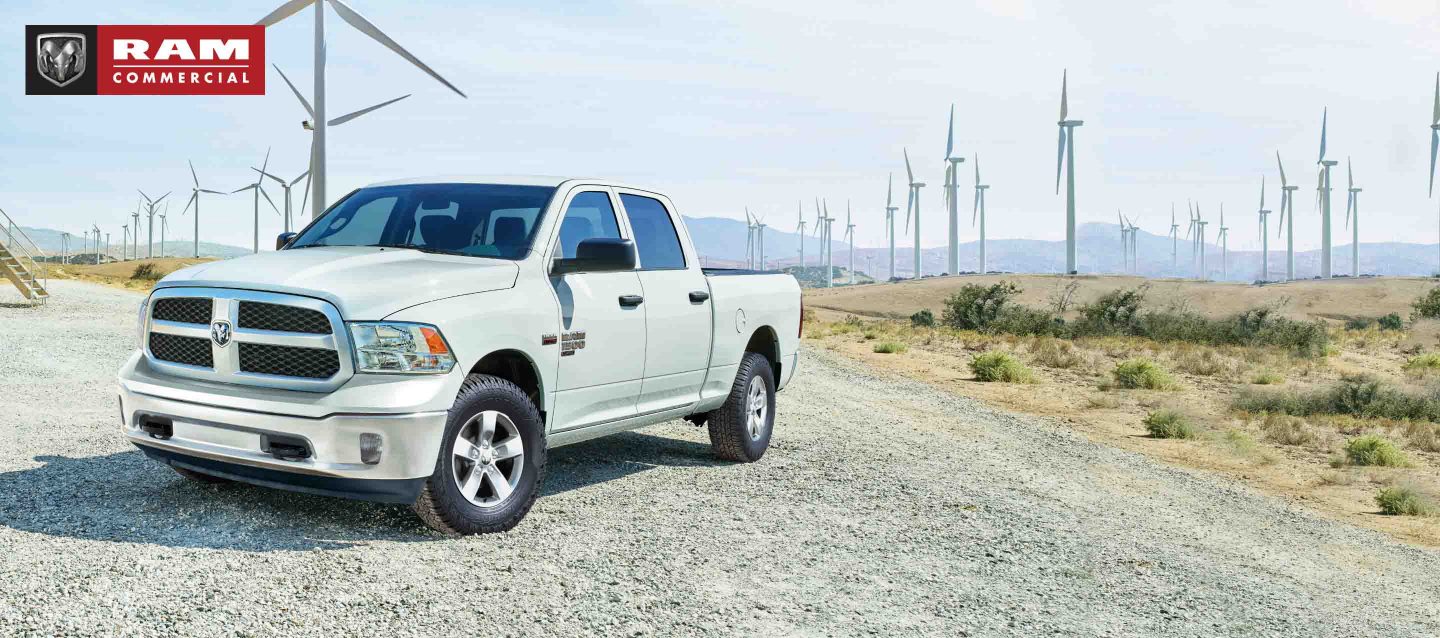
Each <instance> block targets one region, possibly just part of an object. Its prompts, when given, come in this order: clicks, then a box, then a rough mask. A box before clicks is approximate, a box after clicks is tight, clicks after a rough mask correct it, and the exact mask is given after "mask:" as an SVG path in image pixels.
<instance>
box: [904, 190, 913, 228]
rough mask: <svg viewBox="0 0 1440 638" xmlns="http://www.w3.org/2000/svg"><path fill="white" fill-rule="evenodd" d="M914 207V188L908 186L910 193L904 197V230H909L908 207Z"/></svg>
mask: <svg viewBox="0 0 1440 638" xmlns="http://www.w3.org/2000/svg"><path fill="white" fill-rule="evenodd" d="M914 207H915V188H914V187H913V186H912V187H911V188H910V195H909V196H908V197H906V198H905V232H907V233H908V232H910V209H912V208H914Z"/></svg>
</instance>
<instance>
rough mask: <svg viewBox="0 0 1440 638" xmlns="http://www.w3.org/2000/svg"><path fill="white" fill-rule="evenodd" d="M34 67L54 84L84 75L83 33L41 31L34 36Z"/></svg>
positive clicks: (72, 80)
mask: <svg viewBox="0 0 1440 638" xmlns="http://www.w3.org/2000/svg"><path fill="white" fill-rule="evenodd" d="M35 68H36V70H38V71H39V72H40V76H41V77H43V78H45V79H47V80H49V81H50V83H51V84H54V85H55V86H65V85H67V84H69V83H71V82H74V81H75V80H78V79H80V76H82V75H85V34H83V33H42V34H40V35H39V36H37V37H36V38H35Z"/></svg>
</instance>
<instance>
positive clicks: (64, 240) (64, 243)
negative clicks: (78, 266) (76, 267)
mask: <svg viewBox="0 0 1440 638" xmlns="http://www.w3.org/2000/svg"><path fill="white" fill-rule="evenodd" d="M60 263H62V264H65V265H67V266H68V265H70V233H63V232H62V233H60Z"/></svg>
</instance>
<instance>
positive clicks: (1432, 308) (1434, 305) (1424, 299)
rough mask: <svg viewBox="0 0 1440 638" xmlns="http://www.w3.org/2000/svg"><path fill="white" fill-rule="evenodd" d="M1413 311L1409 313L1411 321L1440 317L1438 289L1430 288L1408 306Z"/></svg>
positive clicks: (1439, 293)
mask: <svg viewBox="0 0 1440 638" xmlns="http://www.w3.org/2000/svg"><path fill="white" fill-rule="evenodd" d="M1410 307H1411V308H1414V309H1415V311H1414V312H1412V313H1410V318H1411V319H1412V320H1413V319H1434V318H1436V317H1440V288H1431V289H1430V292H1427V293H1425V294H1423V295H1421V296H1420V297H1419V298H1417V299H1416V300H1415V301H1414V302H1412V303H1411V304H1410Z"/></svg>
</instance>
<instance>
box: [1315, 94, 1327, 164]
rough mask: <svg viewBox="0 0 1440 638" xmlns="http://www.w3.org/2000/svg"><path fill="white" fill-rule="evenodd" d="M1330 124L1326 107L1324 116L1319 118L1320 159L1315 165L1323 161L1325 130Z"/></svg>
mask: <svg viewBox="0 0 1440 638" xmlns="http://www.w3.org/2000/svg"><path fill="white" fill-rule="evenodd" d="M1329 123H1330V109H1329V107H1326V109H1325V114H1324V115H1322V116H1321V117H1320V159H1318V160H1316V163H1317V164H1318V163H1320V162H1323V161H1325V129H1326V128H1328V126H1329Z"/></svg>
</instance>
